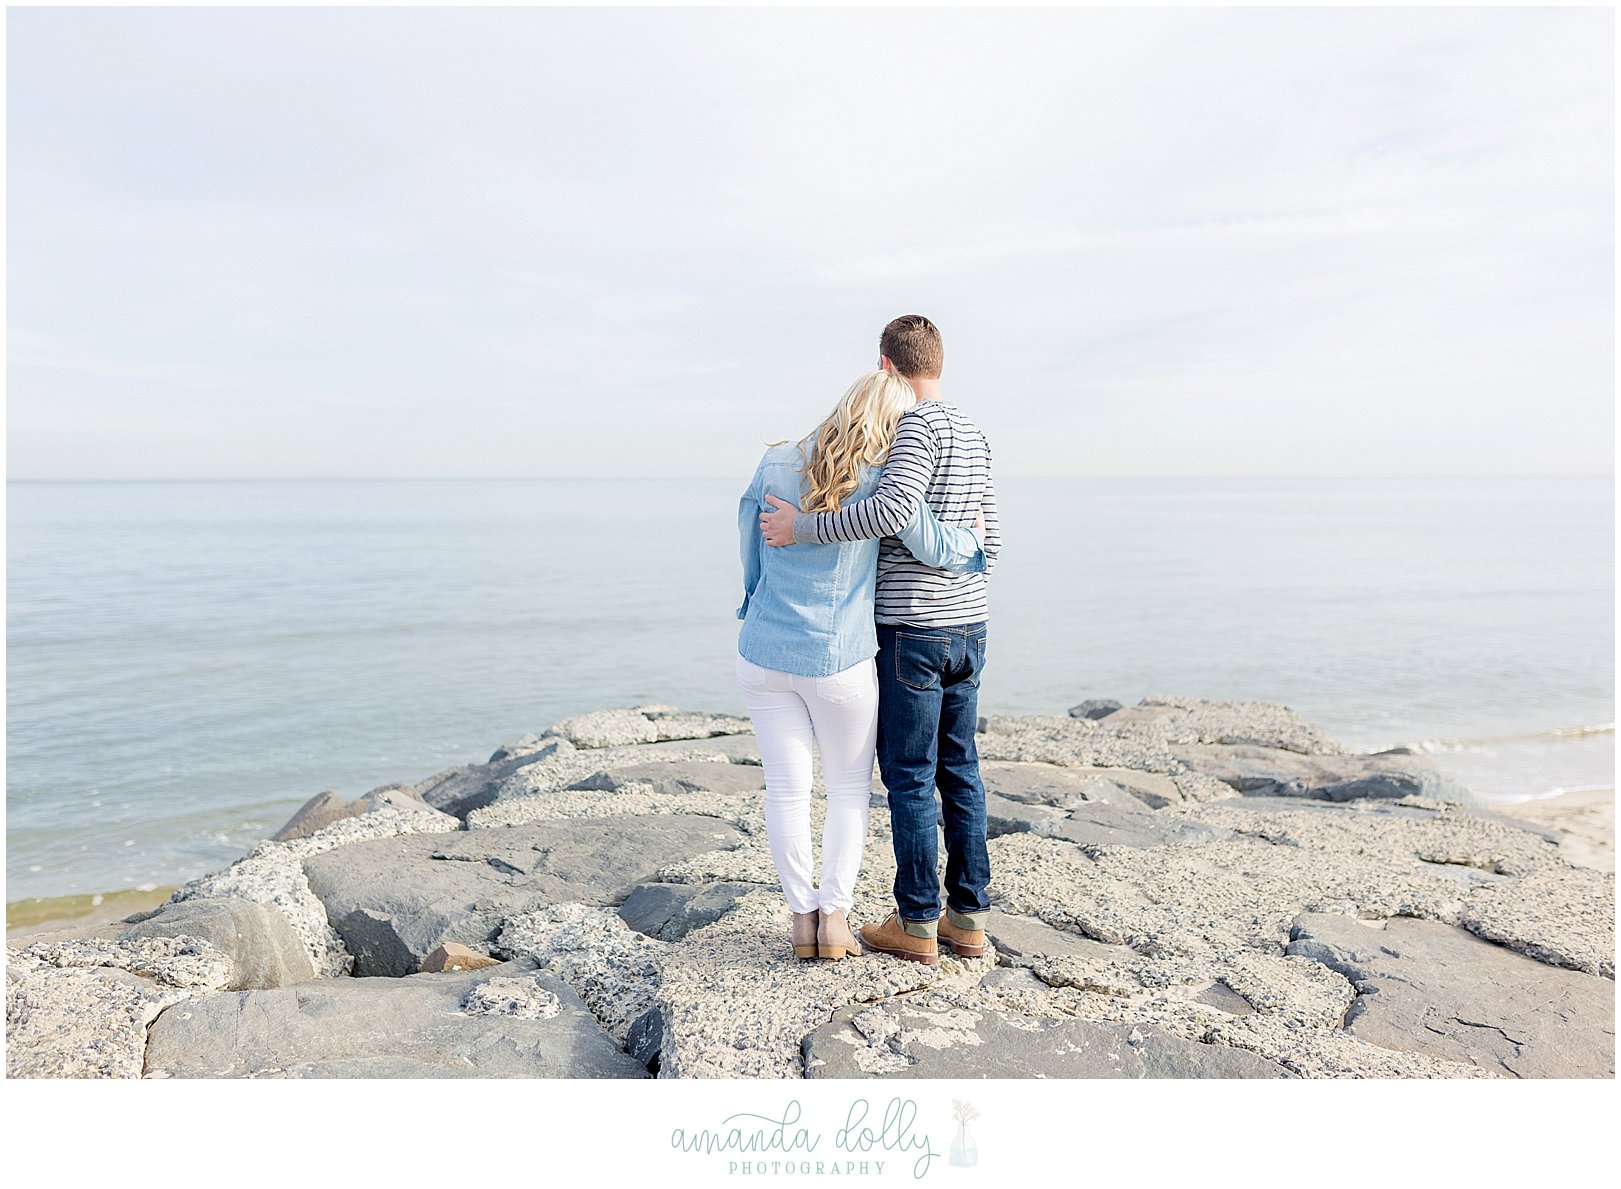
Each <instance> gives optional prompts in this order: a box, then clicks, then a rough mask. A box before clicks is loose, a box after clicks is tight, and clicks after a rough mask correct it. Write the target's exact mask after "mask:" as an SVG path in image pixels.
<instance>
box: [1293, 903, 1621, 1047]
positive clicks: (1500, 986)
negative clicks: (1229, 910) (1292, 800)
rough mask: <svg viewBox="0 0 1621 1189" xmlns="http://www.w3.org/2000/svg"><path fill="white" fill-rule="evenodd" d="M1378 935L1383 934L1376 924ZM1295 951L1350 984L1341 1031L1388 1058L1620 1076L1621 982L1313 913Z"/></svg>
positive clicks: (1440, 934)
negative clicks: (1619, 986) (1420, 1056)
mask: <svg viewBox="0 0 1621 1189" xmlns="http://www.w3.org/2000/svg"><path fill="white" fill-rule="evenodd" d="M1381 925H1382V926H1383V927H1377V926H1381ZM1288 952H1289V953H1290V954H1292V955H1296V956H1299V957H1305V958H1311V959H1313V960H1315V961H1318V962H1321V963H1323V964H1324V965H1326V966H1328V967H1329V968H1331V969H1333V970H1335V971H1338V972H1339V973H1340V974H1342V975H1344V976H1345V977H1346V978H1348V979H1350V980H1351V983H1352V985H1353V986H1354V987H1355V988H1356V990H1357V998H1356V1001H1355V1002H1354V1003H1352V1004H1351V1007H1350V1009H1349V1010H1348V1011H1347V1012H1346V1016H1345V1028H1346V1031H1348V1032H1350V1033H1351V1034H1352V1035H1353V1036H1355V1037H1357V1038H1358V1039H1360V1040H1365V1041H1367V1042H1368V1043H1370V1044H1376V1045H1379V1046H1380V1047H1381V1048H1387V1049H1399V1050H1403V1051H1408V1052H1419V1053H1429V1054H1431V1055H1433V1056H1437V1057H1445V1058H1449V1059H1451V1060H1454V1061H1466V1062H1469V1063H1471V1064H1473V1065H1476V1066H1478V1067H1479V1068H1481V1069H1485V1070H1489V1071H1491V1072H1493V1073H1498V1074H1508V1075H1511V1076H1513V1077H1522V1078H1524V1077H1550V1078H1609V1077H1613V1076H1614V1074H1615V984H1614V983H1613V982H1611V981H1610V980H1608V979H1605V978H1601V977H1598V976H1596V975H1592V974H1581V973H1578V972H1576V971H1572V970H1560V969H1558V968H1556V967H1552V966H1547V965H1544V964H1543V963H1541V962H1538V961H1535V960H1534V959H1532V958H1527V957H1525V956H1523V955H1521V954H1517V953H1514V952H1513V951H1511V950H1506V949H1504V948H1502V947H1501V946H1497V945H1493V944H1492V943H1491V942H1488V941H1482V940H1481V939H1480V938H1478V937H1475V936H1474V935H1473V934H1470V933H1466V932H1464V931H1463V930H1462V929H1455V928H1453V927H1452V926H1450V925H1443V924H1439V923H1437V922H1434V921H1421V920H1415V919H1412V918H1409V917H1396V918H1394V919H1392V920H1389V921H1385V922H1376V923H1367V922H1363V921H1359V920H1357V919H1355V918H1352V917H1348V916H1336V915H1330V914H1324V913H1306V914H1304V915H1302V916H1300V917H1299V918H1297V919H1296V921H1295V923H1294V930H1293V940H1292V941H1291V942H1290V944H1289V949H1288Z"/></svg>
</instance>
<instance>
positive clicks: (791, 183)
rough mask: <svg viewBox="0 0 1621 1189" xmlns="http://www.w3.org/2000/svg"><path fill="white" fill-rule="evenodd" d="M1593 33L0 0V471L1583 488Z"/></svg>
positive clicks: (1532, 13) (1602, 439)
mask: <svg viewBox="0 0 1621 1189" xmlns="http://www.w3.org/2000/svg"><path fill="white" fill-rule="evenodd" d="M1612 20H1613V17H1612V15H1611V13H1610V12H1609V11H1606V10H1597V9H1589V10H1524V9H1519V10H1508V9H1477V10H1468V9H1441V10H1430V11H1422V12H1415V11H1401V10H1372V9H1368V10H1323V11H1312V10H1280V9H1259V10H1255V9H1252V10H1239V11H1232V12H1223V11H1219V10H1183V11H1175V12H1171V11H1161V12H1153V11H1144V10H1125V11H1114V12H1097V11H1065V10H1037V11H1023V12H1017V13H1012V12H995V11H992V12H985V11H977V12H976V11H954V10H918V9H912V10H899V11H894V10H891V11H886V12H873V11H817V10H806V11H763V12H762V11H744V10H705V11H670V10H656V11H647V10H643V11H626V10H573V11H567V10H563V11H546V10H539V11H536V10H521V9H484V10H463V11H454V10H437V11H424V10H400V9H391V10H379V9H371V10H365V9H360V10H356V9H349V10H322V9H280V10H263V9H261V10H245V9H169V10H152V11H140V10H133V9H125V10H110V9H48V8H36V9H12V10H10V11H9V12H8V14H7V22H8V29H9V34H8V84H7V88H8V91H7V97H8V103H9V116H8V132H9V161H8V167H9V182H8V200H9V227H8V236H7V246H8V251H9V276H8V302H9V314H8V318H9V326H8V350H9V358H8V380H9V384H8V452H9V464H10V473H11V475H12V476H13V477H20V478H21V477H126V476H127V477H162V476H184V477H206V476H275V477H282V476H409V475H579V474H603V475H624V474H638V473H640V474H660V475H717V476H719V475H731V476H735V475H743V474H746V473H747V472H748V471H749V470H751V469H752V467H753V463H754V461H755V459H756V458H757V457H758V454H759V451H760V444H761V442H762V440H765V439H778V438H787V437H795V436H798V435H799V434H802V433H804V432H805V431H806V430H808V429H810V428H811V426H812V425H813V424H814V423H815V422H816V421H817V420H818V419H819V418H820V416H821V415H822V414H823V413H824V412H825V411H826V410H827V408H828V407H830V406H831V405H832V403H833V402H834V400H836V399H837V397H838V396H839V395H840V394H841V393H842V392H843V390H844V389H845V387H846V386H847V385H848V383H849V382H850V381H851V380H852V379H853V378H854V377H855V376H856V375H857V374H858V373H859V372H860V371H861V370H863V369H864V368H865V367H867V366H869V365H870V364H871V363H872V362H873V360H874V358H875V356H876V340H877V335H878V331H879V329H880V328H881V327H882V325H883V323H884V322H885V321H887V320H888V319H889V318H891V317H893V316H895V315H897V314H901V313H911V312H919V313H924V314H927V315H929V316H930V317H932V318H934V319H935V321H936V322H938V323H939V325H940V326H941V328H942V329H943V331H944V333H945V340H946V374H945V380H944V385H945V389H946V395H947V396H948V397H949V398H950V399H953V400H955V401H957V402H958V403H959V404H961V405H962V406H963V407H964V408H965V409H966V410H967V411H968V412H969V413H970V414H971V415H973V416H974V417H975V418H976V419H978V420H979V421H980V423H981V424H982V425H983V426H984V427H985V429H986V431H987V433H988V434H989V436H990V438H991V441H992V444H993V448H994V450H995V455H996V459H997V467H998V472H999V473H1001V474H1007V475H1018V474H1077V475H1097V474H1102V475H1108V474H1260V475H1289V474H1295V475H1298V474H1427V473H1558V472H1570V471H1578V472H1607V471H1609V470H1610V469H1611V466H1612V461H1613V460H1612V441H1613V409H1612V397H1613V379H1614V377H1613V346H1614V344H1613V330H1612V326H1613V323H1612V319H1613V308H1614V293H1613V290H1614V274H1613V237H1612V231H1613V220H1614V194H1613V181H1612V177H1613V164H1614V162H1613V131H1612V120H1613V115H1612V94H1613V73H1614V63H1613V54H1612V47H1613V36H1612Z"/></svg>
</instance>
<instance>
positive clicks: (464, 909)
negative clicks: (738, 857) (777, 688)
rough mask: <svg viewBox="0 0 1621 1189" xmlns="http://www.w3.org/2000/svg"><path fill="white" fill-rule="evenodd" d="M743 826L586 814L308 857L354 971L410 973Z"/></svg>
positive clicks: (648, 874) (723, 841)
mask: <svg viewBox="0 0 1621 1189" xmlns="http://www.w3.org/2000/svg"><path fill="white" fill-rule="evenodd" d="M740 841H741V835H740V834H739V833H738V831H737V830H736V829H735V828H734V827H733V826H731V825H729V824H727V823H725V822H723V821H720V820H719V819H717V818H712V817H699V816H694V815H685V814H668V815H662V816H656V817H614V818H579V819H571V820H566V821H557V820H553V821H542V822H536V823H534V824H531V825H525V826H513V827H510V828H505V829H492V830H472V831H461V832H457V833H453V834H437V835H421V834H416V835H401V836H399V837H395V838H383V839H378V840H376V841H374V842H361V843H354V844H352V845H349V846H345V847H342V848H341V849H339V850H335V851H326V852H324V853H321V854H318V855H314V856H312V857H311V858H309V859H307V860H306V861H305V867H304V870H305V875H306V877H307V878H308V880H309V886H310V889H311V891H313V892H314V894H315V896H316V897H317V898H318V899H319V900H320V902H321V903H322V905H323V906H324V907H325V909H326V913H327V918H328V920H329V921H330V922H331V924H332V927H333V928H334V929H335V930H337V932H338V934H339V935H340V936H341V937H342V938H343V941H344V945H345V947H346V948H347V949H348V951H349V952H350V953H351V954H352V955H354V962H355V965H354V972H355V974H357V975H362V976H364V975H390V976H398V975H403V974H411V973H413V972H415V971H416V970H418V969H419V968H420V964H421V962H422V959H423V958H425V957H426V956H427V955H428V953H429V952H430V951H432V950H433V949H434V948H435V947H436V946H438V945H439V944H440V943H441V942H444V941H457V942H461V943H462V944H463V945H468V946H473V947H475V948H483V947H487V946H488V944H489V943H490V942H492V941H494V939H495V937H496V935H497V933H499V931H500V929H501V925H502V923H503V922H504V921H505V920H506V919H507V918H509V917H512V916H515V915H517V914H519V913H523V912H527V911H529V910H532V909H535V908H540V907H543V906H546V905H550V904H558V903H567V902H574V903H582V904H607V905H613V904H618V903H620V902H622V901H623V900H624V899H625V897H626V896H627V895H629V894H630V892H631V889H632V888H634V887H635V886H636V885H637V884H638V883H643V882H649V881H651V880H652V879H653V876H654V875H655V874H656V872H657V871H658V869H659V868H660V867H662V866H664V865H666V864H668V863H673V862H679V861H681V860H682V859H686V858H690V857H692V856H693V855H696V854H701V853H703V852H705V851H710V850H716V849H722V848H725V847H730V846H735V845H737V844H738V843H739V842H740Z"/></svg>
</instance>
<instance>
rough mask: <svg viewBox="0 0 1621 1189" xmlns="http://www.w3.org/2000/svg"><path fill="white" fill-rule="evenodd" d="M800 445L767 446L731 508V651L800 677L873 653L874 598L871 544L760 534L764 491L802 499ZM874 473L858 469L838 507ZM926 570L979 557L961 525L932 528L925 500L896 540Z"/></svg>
mask: <svg viewBox="0 0 1621 1189" xmlns="http://www.w3.org/2000/svg"><path fill="white" fill-rule="evenodd" d="M800 465H801V459H800V454H799V447H798V446H797V445H795V444H793V443H791V442H790V443H788V444H786V445H782V446H773V447H771V449H769V450H767V451H766V452H765V457H764V458H762V459H761V460H760V465H759V467H758V469H756V470H755V472H754V479H753V481H751V482H750V483H749V486H748V490H747V491H745V492H744V493H743V498H742V499H741V500H739V501H738V504H737V532H738V543H739V546H740V551H741V554H742V559H743V605H742V606H741V607H739V608H738V609H737V617H738V618H739V619H741V620H742V621H743V629H742V631H741V632H739V633H738V637H737V651H738V652H739V653H740V654H742V656H743V659H744V660H747V661H750V662H752V663H753V664H756V665H759V666H760V667H761V668H763V669H776V670H777V671H778V672H780V673H794V674H797V675H799V676H801V677H826V676H827V675H828V674H830V673H837V672H839V671H840V670H842V669H848V668H849V667H850V666H851V665H854V664H856V663H857V662H859V661H864V660H866V659H868V658H869V657H872V656H874V655H876V654H877V652H878V633H877V630H876V629H875V628H874V627H873V597H874V592H875V588H876V583H877V574H878V541H877V539H876V538H874V539H872V540H864V541H840V542H833V543H830V544H825V545H824V544H817V543H815V542H809V543H797V544H794V545H785V546H771V545H767V544H766V543H765V535H764V534H763V533H762V532H761V531H760V513H761V512H768V511H771V510H772V509H771V506H770V505H769V504H767V503H766V502H765V497H766V495H767V494H770V495H774V496H777V497H778V498H779V499H783V500H787V501H788V502H789V503H791V504H801V503H802V501H803V499H804V497H805V488H804V480H803V476H802V475H801V474H800ZM882 473H883V471H882V468H880V467H867V468H865V469H863V471H862V473H861V476H860V478H859V480H858V482H857V484H856V489H855V491H854V492H852V493H851V494H850V496H849V497H848V498H847V499H846V500H845V501H844V502H845V503H847V504H848V503H850V502H853V501H855V500H862V499H866V498H867V497H868V496H870V495H871V494H872V493H873V491H874V489H875V488H877V486H878V480H879V478H880V476H881V475H882ZM898 536H899V539H900V541H901V543H902V544H903V545H904V546H905V547H906V548H907V549H908V550H910V551H911V553H912V554H913V555H914V556H915V557H917V558H918V560H919V561H922V562H924V563H925V564H927V565H931V566H937V567H939V568H941V569H944V570H951V571H953V572H955V573H983V572H984V569H985V552H984V549H983V548H982V547H981V545H980V541H979V538H978V537H977V536H975V534H974V532H973V530H972V529H970V528H966V527H962V526H958V525H946V524H941V523H940V521H939V520H937V519H936V518H935V515H934V513H933V512H932V511H931V510H930V509H929V506H928V504H927V503H926V502H924V501H921V500H920V501H919V502H918V507H917V510H916V511H915V512H914V513H913V516H912V520H911V523H910V524H908V525H907V526H906V527H905V528H903V529H902V530H901V531H900V533H899V534H898Z"/></svg>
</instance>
